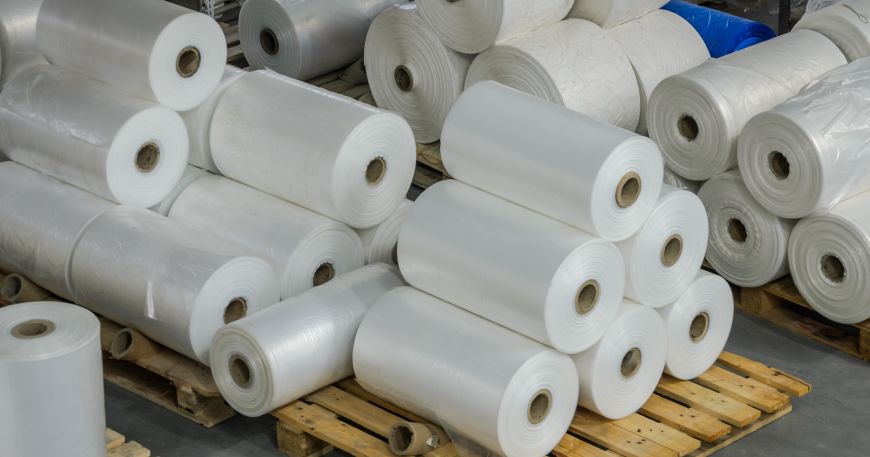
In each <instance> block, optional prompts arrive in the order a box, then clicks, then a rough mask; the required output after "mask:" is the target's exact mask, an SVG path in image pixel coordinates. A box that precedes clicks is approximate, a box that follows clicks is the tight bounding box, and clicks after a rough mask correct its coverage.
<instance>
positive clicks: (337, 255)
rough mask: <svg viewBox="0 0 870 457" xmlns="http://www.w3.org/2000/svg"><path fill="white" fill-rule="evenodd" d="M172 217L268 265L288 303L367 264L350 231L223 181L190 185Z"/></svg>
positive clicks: (211, 178) (214, 179) (215, 179)
mask: <svg viewBox="0 0 870 457" xmlns="http://www.w3.org/2000/svg"><path fill="white" fill-rule="evenodd" d="M169 218H170V219H173V220H176V221H178V222H180V223H182V224H184V225H187V226H189V227H192V228H194V229H196V230H200V231H203V232H210V233H212V234H213V235H216V236H218V237H220V238H222V239H225V240H227V241H230V242H232V243H233V244H235V245H236V246H239V247H241V248H243V249H244V250H245V251H246V253H248V254H249V255H253V256H257V257H260V258H262V259H264V260H266V261H267V262H269V264H270V265H272V268H274V269H275V272H277V273H278V278H279V279H280V281H281V297H282V298H285V299H286V298H290V297H294V296H296V295H299V294H300V293H302V292H304V291H306V290H308V289H310V288H312V287H314V286H319V285H320V284H323V283H325V282H327V281H329V280H331V279H332V278H334V277H336V276H340V275H343V274H345V273H349V272H351V271H353V270H355V269H357V268H359V267H361V266H363V265H364V264H365V254H364V252H363V245H362V242H360V239H359V236H358V235H357V234H356V232H354V231H353V230H351V229H350V227H348V226H346V225H344V224H342V223H340V222H336V221H334V220H332V219H330V218H328V217H324V216H321V215H319V214H317V213H314V212H311V211H308V210H307V209H305V208H301V207H299V206H296V205H294V204H292V203H289V202H286V201H284V200H281V199H279V198H275V197H273V196H271V195H268V194H265V193H263V192H260V191H258V190H256V189H252V188H250V187H247V186H245V185H243V184H239V183H237V182H235V181H232V180H229V179H226V178H223V177H220V176H207V177H204V178H201V179H198V180H197V181H196V182H194V183H193V184H191V185H190V186H188V187H187V189H185V190H184V191H183V192H182V193H181V195H180V196H179V197H178V199H176V200H175V204H174V205H172V209H171V210H170V212H169Z"/></svg>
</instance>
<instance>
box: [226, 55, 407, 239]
mask: <svg viewBox="0 0 870 457" xmlns="http://www.w3.org/2000/svg"><path fill="white" fill-rule="evenodd" d="M211 148H212V157H213V158H214V161H215V163H216V164H217V166H218V169H219V170H220V171H221V172H222V173H223V174H224V175H226V176H227V177H230V178H232V179H235V180H236V181H240V182H242V183H244V184H247V185H249V186H251V187H254V188H257V189H260V190H262V191H264V192H267V193H270V194H272V195H275V196H277V197H280V198H283V199H285V200H288V201H291V202H293V203H296V204H297V205H300V206H304V207H306V208H308V209H310V210H313V211H316V212H318V213H320V214H323V215H325V216H328V217H331V218H333V219H337V220H339V221H342V222H344V223H346V224H348V225H350V226H352V227H354V228H369V227H374V226H375V225H377V224H379V223H381V222H383V221H384V220H385V219H386V218H387V217H389V216H390V214H392V213H393V211H395V210H396V208H397V207H398V206H399V204H400V203H401V202H402V200H404V199H405V194H406V193H407V192H408V188H409V187H410V186H411V181H412V179H413V177H414V169H415V166H416V145H415V143H414V135H413V134H412V133H411V129H410V127H409V126H408V123H407V122H405V121H404V120H403V119H402V118H401V117H399V116H398V115H396V114H393V113H390V112H387V111H383V110H379V109H377V108H373V107H371V106H369V105H366V104H364V103H361V102H357V101H356V100H353V99H351V98H348V97H344V96H341V95H336V94H334V93H332V92H328V91H326V90H324V89H320V88H317V87H314V86H311V85H309V84H305V83H303V82H300V81H296V80H293V79H290V78H287V77H284V76H281V75H278V74H277V73H271V72H265V71H256V72H252V73H249V74H247V75H245V76H244V77H242V79H240V80H239V81H237V82H236V83H235V84H233V85H232V86H231V87H230V88H229V89H228V90H227V91H226V92H225V93H224V96H223V97H222V98H221V100H220V102H218V106H217V109H216V110H215V115H214V119H213V120H212V128H211Z"/></svg>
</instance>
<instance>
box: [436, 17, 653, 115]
mask: <svg viewBox="0 0 870 457" xmlns="http://www.w3.org/2000/svg"><path fill="white" fill-rule="evenodd" d="M440 3H448V4H449V2H443V1H441V2H440ZM488 79H491V80H495V81H498V82H500V83H502V84H505V85H508V86H511V87H513V88H515V89H519V90H521V91H523V92H526V93H529V94H532V95H535V96H537V97H539V98H543V99H544V100H548V101H551V102H553V103H557V104H560V105H564V106H566V107H568V108H570V109H572V110H574V111H579V112H581V113H584V114H588V115H590V116H592V117H594V118H596V119H598V120H601V121H604V122H607V123H608V124H613V125H615V126H617V127H622V128H624V129H626V130H631V131H634V130H635V129H636V128H637V125H638V120H639V119H640V89H639V87H638V83H637V78H636V77H635V76H634V71H633V70H632V68H631V62H629V60H628V57H627V56H626V55H625V53H624V52H623V51H622V49H621V48H620V47H619V44H617V43H616V41H614V40H613V39H612V38H610V37H609V36H608V35H607V33H605V32H604V30H602V29H601V28H600V27H598V26H597V25H595V24H593V23H591V22H589V21H584V20H582V19H567V20H564V21H561V22H559V23H556V24H552V25H550V26H547V27H544V28H542V29H539V30H536V31H534V32H531V33H528V34H526V35H522V36H520V37H517V38H514V39H512V40H508V41H505V42H504V43H501V44H499V45H497V46H495V47H493V48H491V49H489V50H488V51H486V52H484V53H482V54H480V55H479V56H477V58H476V59H474V62H473V63H472V64H471V68H469V70H468V77H467V79H466V82H465V87H471V86H472V85H474V84H475V83H477V82H479V81H484V80H488Z"/></svg>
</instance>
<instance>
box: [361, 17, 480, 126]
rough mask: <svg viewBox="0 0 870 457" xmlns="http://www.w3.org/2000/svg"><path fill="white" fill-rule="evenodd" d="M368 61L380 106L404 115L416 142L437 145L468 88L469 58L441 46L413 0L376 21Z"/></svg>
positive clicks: (366, 62)
mask: <svg viewBox="0 0 870 457" xmlns="http://www.w3.org/2000/svg"><path fill="white" fill-rule="evenodd" d="M365 64H366V73H367V74H368V79H369V86H370V87H371V90H372V95H373V96H374V98H375V101H376V102H377V103H378V106H380V107H382V108H386V109H390V110H393V111H396V112H398V113H400V114H401V115H402V116H403V117H404V118H405V119H406V120H407V121H408V123H409V124H411V130H413V131H414V137H415V138H416V139H417V142H418V143H433V142H435V141H438V139H439V138H440V137H441V127H442V126H443V125H444V118H446V117H447V113H448V112H450V107H451V106H453V102H455V101H456V99H457V98H458V97H459V94H461V93H462V89H463V88H464V87H465V77H466V75H467V74H468V67H469V65H471V56H469V55H467V54H461V53H459V52H456V51H454V50H452V49H450V48H448V47H446V46H444V45H443V44H441V42H440V41H439V40H438V36H437V35H436V34H435V33H434V32H433V31H432V29H431V28H430V26H429V25H428V24H427V23H426V22H425V21H424V20H423V18H422V17H421V16H420V14H419V13H418V12H417V6H416V5H415V4H414V3H409V4H407V5H401V6H397V7H395V8H391V9H389V10H387V11H386V12H384V13H383V14H381V15H380V16H378V18H377V19H375V21H374V22H373V23H372V27H371V29H370V30H369V34H368V36H367V37H366V49H365Z"/></svg>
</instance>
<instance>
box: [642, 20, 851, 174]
mask: <svg viewBox="0 0 870 457" xmlns="http://www.w3.org/2000/svg"><path fill="white" fill-rule="evenodd" d="M845 64H846V58H845V57H843V53H842V52H840V51H839V49H837V47H836V46H835V45H834V43H832V42H831V41H830V40H828V39H827V38H825V37H824V36H822V35H820V34H818V33H816V32H813V31H810V30H796V31H794V32H791V33H786V34H785V35H780V36H778V37H776V38H774V39H772V40H769V41H765V42H764V43H761V44H758V45H755V46H752V47H750V48H746V49H743V50H741V51H738V52H735V53H733V54H729V55H727V56H725V57H722V58H720V59H711V60H708V61H707V62H705V63H703V64H701V65H700V66H698V67H695V68H693V69H691V70H689V71H687V72H685V73H682V74H679V75H675V76H671V77H670V78H667V79H665V80H664V81H662V82H661V83H660V84H659V85H658V87H656V89H655V90H654V91H653V94H652V97H651V98H650V100H649V104H648V105H647V106H648V112H647V128H648V129H649V133H650V137H651V138H652V139H654V140H656V142H657V143H658V144H659V146H660V147H661V148H662V153H663V154H664V155H665V160H666V161H667V165H668V166H669V167H671V168H672V169H673V170H674V171H675V172H677V173H679V174H680V175H681V176H684V177H686V178H688V179H694V180H705V179H709V178H712V177H713V176H716V175H718V174H720V173H722V172H724V171H726V170H729V169H731V168H734V167H735V166H737V137H738V135H740V132H741V131H742V130H743V127H744V126H745V125H746V123H747V122H749V120H750V119H751V118H752V117H753V116H755V115H756V114H759V113H762V112H764V111H766V110H769V109H771V108H773V107H774V106H776V105H778V104H780V103H782V102H784V101H786V100H787V99H788V98H789V97H792V96H794V95H796V94H797V93H798V91H799V90H800V89H801V88H802V87H803V86H805V85H806V84H807V83H809V82H810V81H812V80H813V79H815V78H817V77H818V76H820V75H822V74H823V73H825V72H827V71H830V70H832V69H834V68H836V67H839V66H841V65H845Z"/></svg>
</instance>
